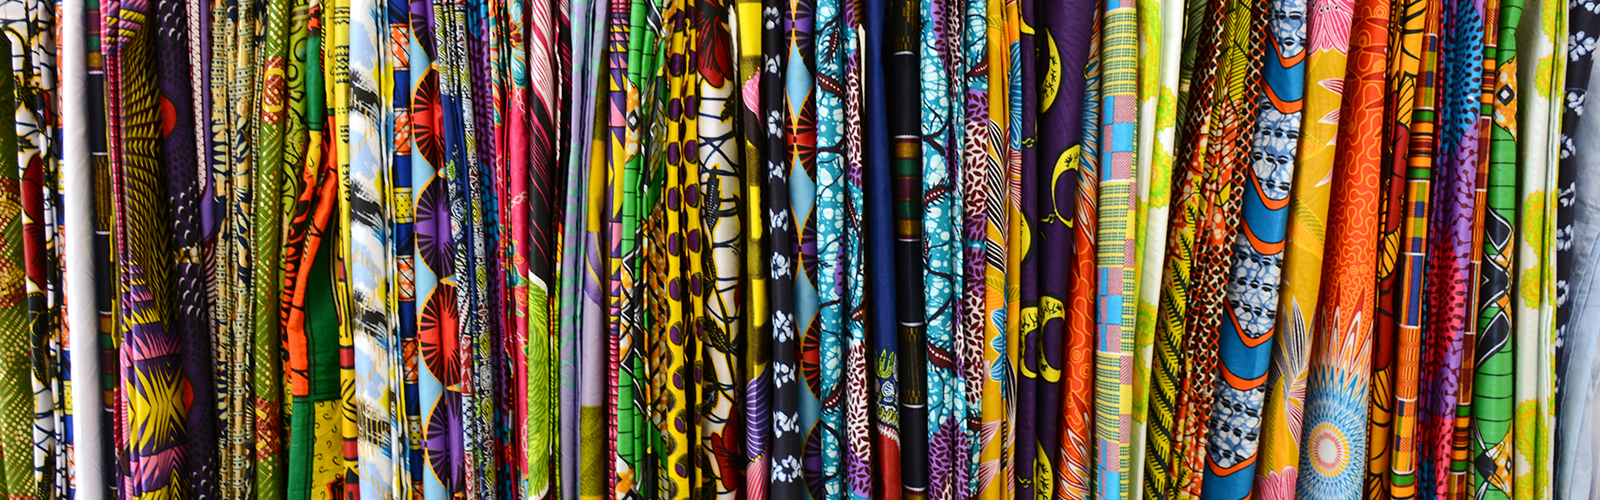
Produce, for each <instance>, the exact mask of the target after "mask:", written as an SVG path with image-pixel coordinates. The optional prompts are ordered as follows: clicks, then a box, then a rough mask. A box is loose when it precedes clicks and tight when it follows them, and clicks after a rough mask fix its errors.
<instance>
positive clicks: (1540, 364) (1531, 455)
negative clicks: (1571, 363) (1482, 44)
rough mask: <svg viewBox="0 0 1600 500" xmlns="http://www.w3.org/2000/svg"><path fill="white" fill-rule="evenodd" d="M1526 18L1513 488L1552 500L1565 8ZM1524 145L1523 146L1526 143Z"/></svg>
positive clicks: (1533, 11)
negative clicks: (1530, 24)
mask: <svg viewBox="0 0 1600 500" xmlns="http://www.w3.org/2000/svg"><path fill="white" fill-rule="evenodd" d="M1522 15H1523V16H1525V17H1527V16H1538V19H1539V23H1538V24H1537V26H1538V29H1536V30H1519V34H1521V35H1523V36H1525V37H1526V41H1525V42H1524V41H1519V42H1520V43H1521V45H1519V48H1524V50H1526V51H1527V52H1526V53H1525V55H1524V56H1519V57H1518V59H1520V60H1526V61H1529V63H1526V64H1519V65H1517V67H1516V71H1517V79H1518V80H1519V81H1522V82H1530V83H1528V84H1527V87H1525V88H1531V89H1532V90H1531V91H1524V92H1521V93H1519V94H1518V96H1517V97H1518V101H1519V102H1518V106H1519V112H1520V114H1519V116H1518V124H1517V125H1518V128H1517V130H1518V139H1519V140H1518V141H1517V148H1518V162H1519V163H1520V165H1521V171H1520V174H1519V177H1518V184H1517V199H1518V202H1519V203H1520V204H1521V206H1522V207H1523V208H1522V210H1521V212H1520V213H1521V217H1522V219H1521V221H1520V224H1519V225H1520V227H1521V230H1520V231H1519V232H1518V233H1517V244H1516V246H1517V247H1516V250H1515V255H1516V259H1517V263H1516V271H1515V273H1514V274H1513V276H1515V277H1516V279H1517V282H1516V283H1517V285H1516V287H1517V293H1515V294H1513V295H1512V304H1513V306H1514V308H1515V310H1516V313H1514V315H1515V316H1517V317H1521V318H1525V319H1524V320H1523V321H1521V322H1518V323H1517V324H1516V325H1515V327H1516V330H1515V331H1516V333H1515V335H1514V341H1513V342H1514V343H1515V344H1516V345H1520V346H1523V347H1522V348H1521V349H1514V350H1513V353H1514V354H1515V356H1516V368H1515V377H1514V380H1515V384H1516V385H1515V388H1514V389H1513V394H1512V395H1513V397H1514V400H1515V403H1516V413H1515V414H1514V417H1513V420H1514V421H1513V428H1514V429H1516V431H1515V432H1514V433H1513V436H1512V437H1513V439H1514V441H1513V442H1514V446H1513V447H1512V460H1513V461H1512V467H1513V469H1512V481H1513V483H1512V484H1513V488H1514V493H1515V494H1516V495H1522V496H1524V497H1531V498H1539V497H1542V496H1546V495H1550V467H1551V465H1552V460H1551V459H1550V453H1551V450H1552V449H1553V447H1552V443H1551V441H1550V434H1551V430H1552V428H1553V427H1555V426H1556V424H1557V423H1558V422H1555V420H1554V417H1553V415H1554V413H1553V411H1554V407H1553V405H1552V399H1551V391H1552V389H1553V387H1554V376H1555V375H1554V372H1553V368H1554V358H1553V354H1554V349H1555V345H1556V344H1555V332H1556V328H1555V325H1554V321H1555V302H1556V288H1555V269H1554V268H1555V259H1554V253H1555V252H1556V245H1555V238H1556V235H1555V224H1556V218H1555V211H1556V204H1557V203H1556V198H1555V190H1554V189H1553V188H1554V185H1555V182H1556V177H1557V174H1558V169H1557V168H1555V165H1556V162H1557V161H1559V153H1558V149H1559V143H1560V137H1559V134H1558V133H1555V131H1557V130H1559V129H1560V125H1559V124H1560V120H1561V118H1562V114H1561V113H1559V112H1556V111H1554V109H1555V108H1554V105H1555V103H1556V102H1558V101H1557V99H1559V95H1560V94H1559V92H1560V89H1559V87H1560V85H1561V83H1559V82H1561V81H1562V73H1563V71H1565V64H1566V57H1565V52H1564V47H1565V42H1566V33H1565V31H1563V29H1562V28H1563V27H1564V25H1565V23H1566V16H1567V8H1566V5H1565V4H1563V3H1561V2H1539V3H1538V6H1537V8H1535V7H1534V4H1531V3H1526V2H1525V3H1524V5H1523V13H1522ZM1523 138H1526V139H1523Z"/></svg>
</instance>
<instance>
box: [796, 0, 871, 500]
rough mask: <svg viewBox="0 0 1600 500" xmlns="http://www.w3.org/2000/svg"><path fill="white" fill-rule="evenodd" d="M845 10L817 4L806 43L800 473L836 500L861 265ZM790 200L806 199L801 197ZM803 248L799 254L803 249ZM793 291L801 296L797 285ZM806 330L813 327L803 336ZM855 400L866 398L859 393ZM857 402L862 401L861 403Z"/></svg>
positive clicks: (841, 485)
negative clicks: (809, 416) (807, 348)
mask: <svg viewBox="0 0 1600 500" xmlns="http://www.w3.org/2000/svg"><path fill="white" fill-rule="evenodd" d="M843 7H848V5H847V4H846V3H845V2H839V1H836V0H824V1H818V2H816V5H815V13H816V17H815V19H814V22H815V28H816V31H815V33H814V35H813V37H812V42H813V47H814V51H815V58H816V59H815V60H816V73H815V75H814V77H815V78H816V86H815V91H816V92H815V94H814V95H815V103H816V108H815V115H814V116H815V120H816V123H815V141H816V142H815V148H816V155H815V172H816V175H815V179H814V180H815V183H814V185H815V188H814V189H815V196H814V199H815V200H816V205H815V208H814V209H813V211H812V214H813V216H812V217H811V218H809V219H808V220H811V221H813V224H814V226H815V228H814V229H813V232H814V234H815V241H816V244H815V247H814V248H815V250H814V252H815V262H816V269H815V271H814V273H813V274H812V275H811V276H807V277H808V278H812V277H814V278H815V280H814V286H815V288H814V290H815V293H816V302H817V306H818V311H817V316H816V321H815V323H816V327H815V328H814V330H815V331H816V332H817V335H816V336H817V340H816V341H815V345H816V346H817V348H816V349H815V351H813V352H815V353H816V356H815V360H814V361H813V360H812V359H811V358H810V357H806V358H804V359H803V366H806V367H813V366H814V367H815V368H813V369H811V370H809V371H811V372H812V373H814V374H815V375H814V376H811V375H810V374H808V376H807V377H806V382H807V388H808V389H809V392H810V394H809V396H810V397H811V398H813V399H815V400H816V401H818V406H819V408H818V413H819V415H818V421H817V422H818V423H817V424H816V426H814V427H813V428H812V430H811V432H810V433H808V434H807V442H806V449H807V452H806V458H807V460H806V462H807V463H816V464H817V465H816V466H815V467H807V468H806V470H805V479H806V483H807V488H808V490H809V491H810V493H811V496H812V498H817V499H830V500H841V499H843V498H845V495H848V494H850V493H849V492H848V491H846V490H847V488H848V486H847V484H846V483H847V480H846V478H847V476H846V474H848V472H847V471H846V469H847V468H848V467H849V466H848V465H847V464H846V462H847V461H848V460H850V459H851V457H850V456H848V453H847V448H848V447H849V445H847V444H845V443H847V442H848V441H845V440H846V439H847V437H846V436H845V433H846V432H847V430H846V427H845V426H846V419H847V418H848V415H847V413H848V411H849V410H850V409H849V408H848V406H849V401H847V399H848V398H850V397H851V396H850V395H849V393H848V392H847V391H851V390H852V389H851V388H849V387H846V380H848V378H849V377H850V374H849V373H848V372H849V371H850V370H852V369H853V368H854V366H853V364H852V363H851V362H850V361H848V360H847V359H846V357H847V356H848V354H847V352H846V351H847V348H846V347H845V345H846V343H848V342H849V341H850V335H851V334H850V333H849V332H848V331H847V330H848V328H849V326H848V325H847V321H848V320H847V318H848V317H849V316H850V315H851V314H850V313H851V311H852V310H853V309H854V306H853V305H852V304H851V301H850V300H849V299H850V294H849V291H848V288H849V287H850V286H853V285H852V282H854V281H857V280H858V279H859V278H857V277H856V276H854V275H853V273H851V272H850V271H849V270H848V268H849V266H850V265H851V263H850V261H852V260H854V261H856V263H855V264H856V265H857V266H859V265H860V262H859V257H856V256H852V255H850V252H849V250H848V248H849V246H848V245H849V242H848V241H847V236H846V234H847V233H846V231H847V230H848V229H847V228H848V227H849V226H852V225H853V226H855V227H859V226H860V224H859V223H858V222H855V221H850V220H848V219H850V218H851V213H852V212H854V209H853V208H851V209H847V208H846V207H847V206H849V205H847V204H849V203H851V200H850V196H851V195H850V193H849V189H850V188H849V186H848V182H849V181H848V179H847V178H846V175H847V174H846V172H847V170H848V169H849V167H848V163H849V162H850V161H851V160H850V158H849V151H848V149H849V147H850V146H849V144H848V143H847V142H846V140H847V134H849V133H850V132H849V130H848V128H849V127H848V125H846V118H845V107H846V106H849V102H848V101H847V99H849V95H848V94H849V90H847V89H846V85H848V82H849V80H848V78H850V77H851V76H854V75H853V74H851V73H849V71H850V70H851V68H850V66H851V63H852V62H853V61H851V59H850V58H851V57H853V52H854V47H853V45H852V44H851V43H850V40H849V36H850V35H851V34H853V33H854V29H853V28H851V26H850V24H849V22H850V21H851V20H850V19H846V16H845V13H844V9H843ZM852 17H853V16H852ZM791 187H799V185H798V184H794V185H791ZM796 198H800V199H802V200H803V199H804V198H803V197H799V196H797V197H796ZM802 241H804V240H803V238H802ZM801 248H802V251H805V248H806V247H804V246H802V247H801ZM807 272H808V273H812V270H809V269H808V270H807ZM799 292H800V294H801V295H802V296H804V293H805V289H804V288H803V285H802V288H801V289H800V290H799ZM809 330H812V329H809V328H808V329H807V330H806V331H809ZM809 343H810V342H808V344H809ZM863 347H864V346H863ZM863 361H864V360H863ZM863 368H864V367H863ZM862 375H865V372H863V373H862ZM813 380H814V381H813ZM860 396H862V397H864V396H865V394H862V395H860ZM860 401H861V402H863V403H864V402H865V399H860ZM862 410H865V408H864V407H863V408H862ZM773 493H774V495H775V496H777V495H781V494H782V493H780V492H779V490H776V489H775V490H774V491H773Z"/></svg>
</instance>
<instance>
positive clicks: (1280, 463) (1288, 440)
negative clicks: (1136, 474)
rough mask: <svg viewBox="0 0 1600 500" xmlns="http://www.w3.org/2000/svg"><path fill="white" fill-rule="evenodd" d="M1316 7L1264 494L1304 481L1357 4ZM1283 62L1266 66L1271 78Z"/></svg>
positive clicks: (1271, 376) (1262, 467)
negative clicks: (1312, 365)
mask: <svg viewBox="0 0 1600 500" xmlns="http://www.w3.org/2000/svg"><path fill="white" fill-rule="evenodd" d="M1311 7H1312V9H1311V10H1310V12H1309V27H1308V28H1307V34H1306V38H1304V40H1305V42H1306V44H1305V49H1304V52H1302V53H1303V54H1304V55H1305V61H1304V62H1303V63H1302V64H1303V67H1302V69H1303V71H1304V73H1303V79H1304V80H1303V82H1304V94H1303V100H1302V104H1301V106H1302V107H1301V108H1300V115H1301V117H1302V119H1301V122H1300V123H1301V128H1300V131H1299V134H1298V135H1299V138H1298V141H1297V142H1298V143H1297V144H1296V145H1295V154H1296V158H1295V161H1296V162H1298V164H1299V165H1298V166H1297V167H1296V168H1295V171H1294V177H1293V180H1292V181H1291V182H1292V184H1291V186H1290V192H1289V205H1288V208H1287V209H1288V210H1289V211H1291V212H1292V213H1293V215H1294V216H1293V217H1289V218H1288V220H1287V221H1286V222H1287V227H1286V228H1285V233H1284V237H1285V240H1284V249H1283V264H1282V266H1283V267H1282V270H1281V271H1279V279H1280V283H1282V288H1281V292H1280V293H1279V295H1280V296H1279V302H1278V304H1279V305H1278V312H1277V314H1276V316H1275V320H1276V322H1275V325H1274V326H1273V328H1274V329H1275V330H1274V338H1275V339H1276V340H1275V342H1274V344H1273V347H1272V348H1271V349H1272V353H1271V361H1270V363H1271V364H1270V366H1269V367H1268V371H1267V372H1266V373H1267V380H1266V382H1265V386H1266V389H1265V391H1266V394H1265V401H1264V405H1263V408H1262V410H1261V430H1260V434H1259V435H1260V441H1259V442H1258V443H1257V455H1256V464H1255V476H1256V477H1255V484H1254V486H1253V490H1252V491H1253V494H1255V495H1257V496H1258V497H1259V498H1261V499H1262V500H1285V499H1290V498H1295V490H1296V482H1297V481H1298V479H1299V469H1298V467H1299V466H1300V454H1301V449H1302V448H1301V444H1302V443H1303V442H1305V441H1303V440H1302V434H1301V433H1302V425H1301V424H1302V423H1303V420H1302V419H1303V417H1304V415H1305V413H1304V412H1305V409H1306V406H1305V404H1306V401H1305V397H1306V389H1307V387H1306V385H1307V382H1308V373H1307V368H1308V363H1309V362H1310V356H1311V353H1312V350H1313V347H1314V346H1313V343H1312V342H1313V337H1312V332H1313V328H1314V327H1315V325H1316V314H1317V310H1318V307H1319V304H1320V301H1319V299H1320V297H1319V292H1320V288H1321V284H1322V267H1323V262H1324V259H1323V256H1324V252H1323V248H1324V247H1325V246H1326V244H1327V242H1328V233H1327V232H1326V226H1325V224H1326V221H1327V220H1328V206H1329V203H1330V201H1331V200H1330V199H1331V196H1332V188H1333V183H1332V181H1333V179H1334V176H1333V166H1334V160H1335V158H1336V157H1337V156H1338V154H1339V153H1338V151H1339V148H1338V146H1339V142H1338V141H1339V136H1338V130H1339V126H1340V118H1341V116H1340V112H1341V108H1340V102H1341V100H1342V97H1343V95H1344V88H1345V87H1344V85H1345V79H1344V75H1345V71H1344V70H1345V65H1346V63H1347V57H1348V51H1349V45H1350V37H1349V31H1350V21H1351V18H1352V16H1353V9H1354V2H1350V1H1339V0H1336V1H1325V2H1314V3H1313V4H1312V5H1311ZM1280 57H1281V55H1280ZM1283 67H1284V66H1277V67H1275V66H1272V65H1268V66H1267V70H1268V71H1267V74H1268V75H1269V76H1268V78H1269V80H1268V81H1269V82H1270V81H1272V80H1270V78H1271V76H1270V75H1273V74H1276V72H1277V71H1279V68H1283ZM1289 67H1290V68H1292V67H1293V66H1289ZM1208 483H1209V481H1208Z"/></svg>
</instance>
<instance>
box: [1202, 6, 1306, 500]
mask: <svg viewBox="0 0 1600 500" xmlns="http://www.w3.org/2000/svg"><path fill="white" fill-rule="evenodd" d="M1304 9H1305V5H1304V4H1303V3H1299V2H1292V1H1288V2H1271V4H1270V5H1269V7H1268V10H1269V16H1270V17H1269V19H1271V21H1269V25H1268V27H1269V30H1268V33H1269V35H1268V36H1269V38H1268V39H1266V40H1264V41H1263V42H1262V43H1263V45H1265V47H1264V48H1263V49H1262V50H1263V51H1265V55H1264V57H1263V59H1265V60H1264V61H1263V63H1262V64H1263V71H1262V78H1263V80H1264V81H1265V83H1266V89H1265V91H1264V92H1262V93H1261V94H1260V98H1259V99H1258V101H1259V103H1258V104H1257V109H1259V110H1260V111H1259V112H1258V114H1257V117H1256V120H1257V128H1256V129H1255V131H1254V132H1253V135H1252V137H1251V149H1252V151H1253V152H1252V154H1251V158H1252V161H1251V165H1250V170H1248V171H1247V172H1245V182H1244V183H1242V184H1243V186H1244V195H1243V197H1244V200H1243V203H1242V205H1241V209H1240V219H1241V229H1240V230H1239V232H1238V236H1237V237H1236V240H1235V243H1234V250H1233V252H1234V257H1233V268H1232V269H1231V270H1230V274H1232V278H1230V279H1229V283H1228V285H1227V298H1228V302H1227V305H1228V309H1227V311H1228V315H1227V317H1226V318H1225V319H1224V321H1223V322H1222V328H1221V330H1220V335H1219V336H1218V338H1217V358H1218V364H1217V371H1216V375H1215V380H1216V384H1217V385H1216V389H1215V391H1216V392H1215V397H1216V401H1215V402H1213V403H1212V405H1213V406H1212V413H1213V415H1212V418H1211V423H1210V429H1208V431H1207V434H1208V435H1209V436H1211V439H1210V440H1209V441H1208V442H1207V453H1206V467H1205V480H1204V483H1203V485H1202V489H1201V491H1202V497H1203V498H1217V499H1224V498H1226V499H1237V498H1243V497H1245V496H1247V493H1248V492H1249V490H1250V486H1251V484H1252V483H1253V482H1254V481H1253V476H1254V466H1255V463H1254V462H1255V461H1256V460H1257V458H1256V457H1257V453H1256V451H1257V447H1258V445H1259V441H1257V440H1256V438H1255V437H1256V436H1260V435H1261V434H1260V428H1259V427H1258V426H1259V425H1260V420H1258V419H1257V418H1255V416H1256V415H1259V414H1260V413H1261V407H1262V403H1263V399H1264V398H1265V396H1266V388H1267V387H1266V385H1265V384H1263V382H1264V381H1265V380H1266V379H1265V377H1266V374H1267V368H1268V360H1269V359H1270V357H1271V354H1272V347H1271V346H1272V340H1273V339H1274V338H1275V337H1276V335H1277V333H1278V332H1277V326H1278V325H1277V322H1276V321H1274V317H1273V315H1271V314H1266V311H1273V310H1275V308H1276V306H1277V305H1278V304H1279V293H1278V292H1279V289H1280V281H1279V280H1280V276H1281V275H1282V274H1281V272H1282V266H1283V250H1284V243H1285V230H1286V225H1287V224H1288V219H1289V197H1290V195H1291V190H1292V189H1293V188H1292V186H1293V184H1292V183H1291V181H1292V180H1293V179H1294V169H1295V166H1294V161H1295V158H1296V152H1297V148H1298V147H1299V144H1298V143H1297V142H1296V141H1293V140H1292V138H1295V137H1298V136H1299V135H1300V134H1301V130H1300V124H1301V121H1302V118H1301V116H1302V115H1301V110H1302V106H1304V104H1305V103H1304V92H1305V76H1304V72H1305V67H1304V65H1303V63H1304V60H1305V52H1304V49H1305V45H1306V39H1305V34H1304V26H1303V25H1297V24H1295V23H1296V21H1295V20H1298V19H1304V18H1305V10H1304ZM1274 56H1275V57H1274ZM1291 314H1292V311H1291Z"/></svg>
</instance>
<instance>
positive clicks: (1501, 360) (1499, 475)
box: [1470, 0, 1531, 498]
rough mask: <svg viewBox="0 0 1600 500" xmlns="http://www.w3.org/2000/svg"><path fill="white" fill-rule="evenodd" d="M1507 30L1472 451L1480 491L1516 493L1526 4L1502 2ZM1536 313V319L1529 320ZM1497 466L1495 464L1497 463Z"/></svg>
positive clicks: (1494, 137)
mask: <svg viewBox="0 0 1600 500" xmlns="http://www.w3.org/2000/svg"><path fill="white" fill-rule="evenodd" d="M1499 15H1500V34H1499V37H1498V50H1497V52H1498V55H1497V57H1496V65H1497V67H1498V69H1497V71H1496V78H1495V82H1496V85H1497V87H1498V88H1497V89H1496V90H1495V94H1496V98H1495V109H1494V112H1495V121H1494V130H1493V131H1492V132H1491V135H1490V144H1491V146H1492V148H1493V149H1492V150H1491V152H1490V154H1491V156H1490V158H1489V165H1488V168H1489V174H1488V175H1489V177H1488V186H1487V193H1486V194H1487V197H1486V198H1485V200H1486V205H1485V207H1484V210H1485V212H1484V213H1485V217H1484V222H1485V226H1484V239H1483V245H1484V246H1483V267H1482V271H1481V278H1480V279H1479V288H1478V293H1477V296H1478V308H1479V316H1478V335H1477V339H1476V341H1477V345H1476V353H1475V357H1476V359H1475V360H1474V363H1473V364H1474V366H1475V367H1476V373H1475V375H1474V379H1473V383H1472V386H1473V389H1472V390H1473V402H1472V409H1473V423H1472V427H1471V431H1470V432H1471V433H1472V439H1471V442H1472V443H1473V446H1472V455H1473V461H1474V463H1477V464H1480V465H1478V466H1477V467H1475V470H1474V473H1473V478H1472V484H1473V488H1472V489H1473V490H1474V494H1475V495H1483V497H1484V498H1512V495H1513V493H1514V492H1513V488H1512V475H1511V467H1512V463H1511V462H1512V456H1511V455H1512V446H1513V445H1514V443H1513V440H1514V438H1513V435H1514V431H1513V427H1512V424H1513V419H1514V415H1515V413H1514V412H1515V401H1514V400H1513V394H1512V391H1513V381H1512V380H1511V378H1512V374H1513V371H1514V367H1515V362H1516V359H1515V356H1514V354H1513V352H1514V351H1515V343H1514V340H1515V338H1514V336H1513V335H1514V333H1513V332H1514V329H1515V319H1516V316H1515V315H1514V310H1513V309H1512V308H1511V301H1512V294H1513V291H1512V287H1511V283H1512V279H1513V277H1512V274H1511V273H1512V271H1513V267H1512V266H1513V265H1514V264H1513V262H1514V259H1515V256H1514V253H1513V251H1514V250H1515V248H1514V247H1513V244H1514V243H1513V241H1512V239H1513V238H1515V236H1516V231H1517V226H1516V223H1517V222H1518V221H1517V215H1516V182H1517V181H1516V178H1517V169H1516V166H1515V165H1516V163H1517V154H1518V151H1517V149H1518V148H1517V135H1516V134H1517V115H1518V112H1517V95H1518V89H1519V87H1520V86H1519V85H1518V79H1517V78H1516V77H1515V76H1513V75H1514V73H1515V72H1516V71H1517V69H1516V68H1517V44H1518V40H1517V31H1518V30H1517V28H1518V26H1519V25H1520V24H1521V18H1522V2H1521V1H1518V0H1505V1H1503V2H1502V3H1501V4H1500V12H1499ZM1530 319H1531V318H1530ZM1490 464H1492V465H1490Z"/></svg>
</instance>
